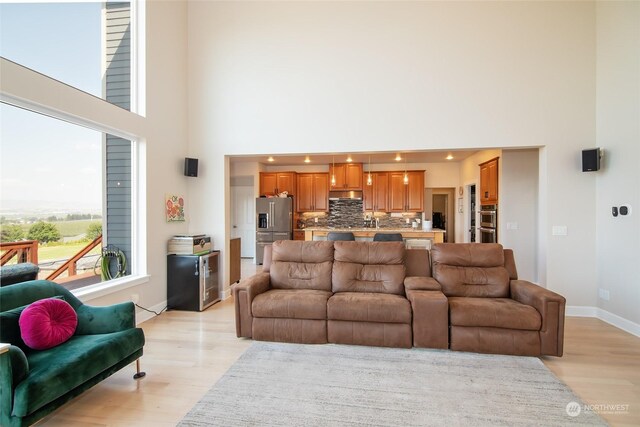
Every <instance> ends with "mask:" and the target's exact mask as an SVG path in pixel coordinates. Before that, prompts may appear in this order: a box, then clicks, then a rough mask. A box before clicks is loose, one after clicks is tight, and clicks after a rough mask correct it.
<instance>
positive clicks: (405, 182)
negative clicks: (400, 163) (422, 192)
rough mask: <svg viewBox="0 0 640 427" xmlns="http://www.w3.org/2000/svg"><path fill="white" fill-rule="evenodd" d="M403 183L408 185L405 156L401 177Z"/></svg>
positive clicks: (405, 157)
mask: <svg viewBox="0 0 640 427" xmlns="http://www.w3.org/2000/svg"><path fill="white" fill-rule="evenodd" d="M402 182H404V185H409V175H407V156H404V178H403V179H402Z"/></svg>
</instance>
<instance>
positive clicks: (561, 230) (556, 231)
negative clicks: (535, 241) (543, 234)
mask: <svg viewBox="0 0 640 427" xmlns="http://www.w3.org/2000/svg"><path fill="white" fill-rule="evenodd" d="M551 234H553V235H554V236H566V235H567V226H566V225H554V226H553V227H551Z"/></svg>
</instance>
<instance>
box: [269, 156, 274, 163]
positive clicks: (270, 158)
mask: <svg viewBox="0 0 640 427" xmlns="http://www.w3.org/2000/svg"><path fill="white" fill-rule="evenodd" d="M274 161H275V160H273V157H271V156H269V158H268V159H267V162H274Z"/></svg>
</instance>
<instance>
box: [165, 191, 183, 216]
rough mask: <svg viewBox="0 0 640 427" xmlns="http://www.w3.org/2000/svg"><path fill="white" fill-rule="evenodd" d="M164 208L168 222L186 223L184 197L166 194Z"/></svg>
mask: <svg viewBox="0 0 640 427" xmlns="http://www.w3.org/2000/svg"><path fill="white" fill-rule="evenodd" d="M164 206H165V216H166V218H167V222H176V221H177V222H183V221H184V196H181V195H176V194H166V195H165V205H164Z"/></svg>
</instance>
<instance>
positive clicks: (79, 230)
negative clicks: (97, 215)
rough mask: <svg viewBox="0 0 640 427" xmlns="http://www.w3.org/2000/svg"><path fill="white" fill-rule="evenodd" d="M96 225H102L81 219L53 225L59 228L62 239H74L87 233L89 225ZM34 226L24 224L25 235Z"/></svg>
mask: <svg viewBox="0 0 640 427" xmlns="http://www.w3.org/2000/svg"><path fill="white" fill-rule="evenodd" d="M91 223H96V224H102V222H101V221H100V220H90V219H80V220H77V221H54V222H52V224H55V226H56V227H57V228H58V231H60V234H61V235H62V237H73V236H77V235H79V234H83V233H86V232H87V228H89V224H91ZM32 225H33V224H22V225H21V226H22V228H23V230H24V234H25V236H26V234H27V233H28V232H29V227H31V226H32Z"/></svg>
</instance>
